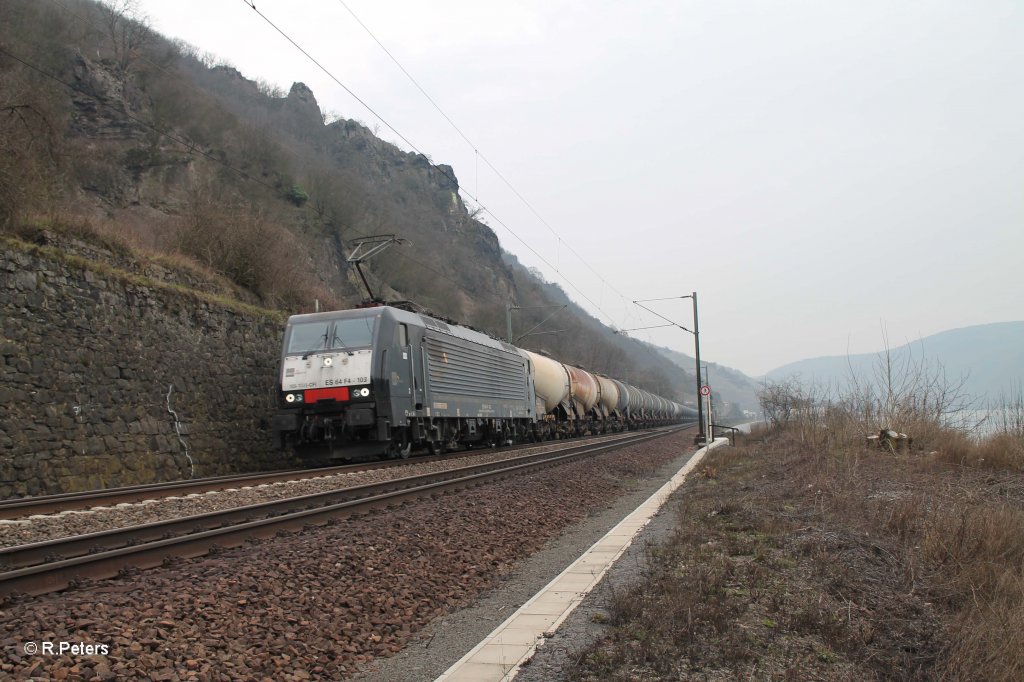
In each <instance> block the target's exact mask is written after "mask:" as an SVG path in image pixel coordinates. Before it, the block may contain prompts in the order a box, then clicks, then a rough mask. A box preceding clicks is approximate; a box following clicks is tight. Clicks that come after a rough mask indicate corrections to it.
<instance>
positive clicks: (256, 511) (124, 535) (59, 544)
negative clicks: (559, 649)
mask: <svg viewBox="0 0 1024 682" xmlns="http://www.w3.org/2000/svg"><path fill="white" fill-rule="evenodd" d="M675 430H677V429H676V428H671V429H661V430H657V431H653V432H643V433H640V434H629V435H626V436H622V437H619V438H615V439H606V440H605V441H602V442H598V443H593V442H591V443H584V444H578V443H572V444H567V445H566V447H564V448H559V449H557V450H554V451H546V452H541V453H533V454H525V455H523V456H521V457H515V458H511V459H506V460H502V461H498V462H489V463H484V464H473V465H469V466H465V467H459V468H455V469H450V470H448V471H444V472H434V473H430V474H422V475H416V476H408V477H404V478H400V479H394V480H391V481H388V482H386V483H375V484H371V485H364V486H358V487H354V488H345V489H340V490H332V491H328V492H323V493H315V494H312V495H304V496H301V497H293V498H286V499H282V500H274V501H271V502H265V503H261V504H255V505H249V506H246V507H237V508H233V509H228V510H223V511H217V512H210V513H207V514H200V515H197V516H189V517H184V518H178V519H170V520H166V521H157V522H153V523H147V524H142V525H138V526H132V527H129V528H119V529H114V530H109V531H102V532H98V533H91V534H89V535H83V536H76V537H69V538H61V539H57V540H51V541H47V542H40V543H34V544H31V545H21V546H17V547H9V548H6V549H3V550H0V567H2V569H0V570H3V571H4V572H3V573H0V600H3V599H6V598H9V597H10V596H11V595H14V594H17V593H25V594H43V593H46V592H53V591H57V590H61V589H64V588H65V587H67V586H69V585H72V584H74V583H76V582H77V581H79V580H81V579H84V578H91V579H103V578H109V577H112V576H115V575H117V574H119V573H120V572H121V571H122V570H124V569H125V568H126V567H132V568H139V569H146V568H152V567H155V566H159V565H161V564H162V563H164V562H165V561H166V560H168V559H173V558H192V557H197V556H202V555H204V554H206V553H208V552H209V551H210V550H211V549H212V548H214V547H221V548H227V547H235V546H238V545H241V544H243V543H244V542H247V541H250V540H253V539H261V538H268V537H272V536H274V535H276V534H277V533H280V532H287V531H295V530H301V529H303V528H305V527H307V526H311V525H323V524H325V523H328V522H330V521H331V520H332V519H340V518H344V517H345V516H349V515H352V514H359V513H365V512H367V511H369V510H371V509H375V508H381V507H389V506H394V505H398V504H401V503H402V502H405V501H407V500H410V499H414V498H417V497H422V496H425V495H434V494H438V493H442V492H447V491H450V490H454V489H459V488H464V487H468V486H473V485H479V484H482V483H485V482H487V481H491V480H494V479H497V478H501V477H505V476H512V475H517V474H521V473H525V472H528V471H532V470H535V469H538V468H543V467H549V466H555V465H557V464H560V463H562V462H566V461H570V460H572V459H577V458H580V457H587V456H591V455H595V454H600V453H603V452H607V451H609V450H613V449H616V448H621V447H625V446H627V445H634V444H637V443H641V442H644V441H646V440H650V439H653V438H659V437H661V436H665V435H667V434H669V433H672V432H674V431H675ZM609 440H610V442H609Z"/></svg>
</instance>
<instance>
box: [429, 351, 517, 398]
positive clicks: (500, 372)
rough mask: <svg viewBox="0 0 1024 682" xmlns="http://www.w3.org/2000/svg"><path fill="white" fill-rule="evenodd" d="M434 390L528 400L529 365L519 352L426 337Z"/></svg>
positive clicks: (464, 394) (470, 395)
mask: <svg viewBox="0 0 1024 682" xmlns="http://www.w3.org/2000/svg"><path fill="white" fill-rule="evenodd" d="M424 341H425V344H426V347H427V369H428V376H429V379H430V389H431V390H432V391H433V392H435V393H443V394H451V395H462V396H467V397H473V398H493V399H501V400H525V399H526V367H525V363H524V362H523V359H522V357H521V356H519V355H511V354H508V353H504V352H502V351H499V350H495V349H488V348H481V349H477V348H473V347H467V346H463V345H456V344H454V343H452V342H450V341H448V340H447V339H437V338H430V337H428V338H426V339H424Z"/></svg>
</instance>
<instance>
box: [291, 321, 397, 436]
mask: <svg viewBox="0 0 1024 682" xmlns="http://www.w3.org/2000/svg"><path fill="white" fill-rule="evenodd" d="M379 320H380V313H379V312H378V311H375V310H372V309H370V310H353V311H342V312H332V313H314V314H310V315H293V316H292V317H291V318H289V320H288V327H287V329H286V330H285V336H284V347H283V351H282V356H281V376H280V380H281V381H280V387H279V388H280V391H279V395H278V398H279V400H278V409H277V411H276V413H275V414H274V417H273V420H272V422H271V427H272V429H273V431H274V432H275V434H276V435H277V438H278V442H279V443H280V444H281V446H282V447H284V446H286V445H288V444H292V445H294V446H299V447H303V446H307V449H315V446H317V445H320V446H324V447H323V448H321V449H323V450H325V451H326V454H328V455H331V454H333V451H334V449H335V447H337V446H342V445H344V446H345V447H346V451H347V452H348V453H350V454H354V450H358V449H359V448H358V445H359V444H360V443H366V444H369V443H370V442H372V441H373V440H375V438H376V436H377V431H376V430H377V398H378V397H377V396H376V395H375V392H374V381H373V359H374V350H373V344H374V339H375V337H376V330H377V327H378V326H379ZM308 446H313V447H308Z"/></svg>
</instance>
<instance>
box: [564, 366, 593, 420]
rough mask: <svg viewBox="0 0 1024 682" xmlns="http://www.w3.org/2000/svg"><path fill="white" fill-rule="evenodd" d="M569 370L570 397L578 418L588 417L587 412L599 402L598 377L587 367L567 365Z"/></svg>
mask: <svg viewBox="0 0 1024 682" xmlns="http://www.w3.org/2000/svg"><path fill="white" fill-rule="evenodd" d="M565 368H566V370H567V371H568V372H569V397H570V398H572V402H573V409H574V410H575V412H576V418H577V419H586V416H587V413H588V412H590V410H591V409H592V408H593V407H594V405H596V404H597V397H598V391H599V389H598V386H597V378H596V377H594V375H593V374H591V373H590V372H588V371H587V370H585V369H580V368H579V367H573V366H572V365H566V366H565Z"/></svg>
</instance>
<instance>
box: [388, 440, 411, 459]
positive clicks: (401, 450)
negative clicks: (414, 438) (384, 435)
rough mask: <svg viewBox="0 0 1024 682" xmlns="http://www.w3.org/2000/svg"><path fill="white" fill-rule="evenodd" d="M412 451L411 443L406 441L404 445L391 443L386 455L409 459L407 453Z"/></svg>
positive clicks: (393, 457)
mask: <svg viewBox="0 0 1024 682" xmlns="http://www.w3.org/2000/svg"><path fill="white" fill-rule="evenodd" d="M411 452H412V443H406V444H405V445H399V444H392V445H391V447H389V448H388V456H389V457H390V458H391V459H409V454H410V453H411Z"/></svg>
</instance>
